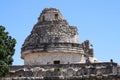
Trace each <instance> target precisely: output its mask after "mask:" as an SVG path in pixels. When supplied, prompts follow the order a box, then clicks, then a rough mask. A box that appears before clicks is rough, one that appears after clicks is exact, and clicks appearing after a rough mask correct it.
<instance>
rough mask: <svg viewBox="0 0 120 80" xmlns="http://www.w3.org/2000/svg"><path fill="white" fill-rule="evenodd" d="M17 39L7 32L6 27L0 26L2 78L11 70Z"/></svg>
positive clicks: (0, 68) (0, 74)
mask: <svg viewBox="0 0 120 80" xmlns="http://www.w3.org/2000/svg"><path fill="white" fill-rule="evenodd" d="M15 44H16V40H15V39H14V38H12V37H11V36H9V35H8V32H5V27H4V26H0V78H1V77H3V76H5V74H7V73H8V72H9V65H11V64H12V62H13V58H12V56H13V55H14V52H15Z"/></svg>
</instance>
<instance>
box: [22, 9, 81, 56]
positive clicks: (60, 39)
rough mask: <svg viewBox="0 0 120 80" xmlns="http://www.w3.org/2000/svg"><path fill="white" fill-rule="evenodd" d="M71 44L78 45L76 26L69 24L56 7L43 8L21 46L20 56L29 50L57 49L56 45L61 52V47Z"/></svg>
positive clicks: (29, 51) (70, 45)
mask: <svg viewBox="0 0 120 80" xmlns="http://www.w3.org/2000/svg"><path fill="white" fill-rule="evenodd" d="M60 45H61V46H60ZM73 45H74V46H75V47H76V46H77V47H79V46H80V45H79V39H78V32H77V28H76V27H74V26H70V25H69V24H68V22H67V21H66V20H65V19H64V17H63V16H62V14H61V13H60V11H59V10H58V9H55V8H45V9H44V10H43V11H42V13H41V14H40V16H39V18H38V22H37V23H36V24H35V25H34V27H33V29H32V31H31V34H30V35H29V36H28V37H27V38H26V40H25V42H24V44H23V46H22V50H21V51H22V58H23V55H25V54H27V53H31V52H36V51H37V52H44V51H48V52H49V51H51V52H54V51H57V50H55V47H56V46H57V47H58V48H59V51H61V52H62V51H65V50H63V49H62V48H63V47H65V48H66V47H73ZM51 48H54V50H53V49H51ZM66 51H69V50H66ZM76 51H77V50H76Z"/></svg>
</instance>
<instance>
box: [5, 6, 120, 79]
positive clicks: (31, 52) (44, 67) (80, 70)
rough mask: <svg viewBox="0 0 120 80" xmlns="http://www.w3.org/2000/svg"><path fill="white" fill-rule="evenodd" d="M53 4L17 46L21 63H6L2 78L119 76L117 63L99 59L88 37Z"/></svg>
mask: <svg viewBox="0 0 120 80" xmlns="http://www.w3.org/2000/svg"><path fill="white" fill-rule="evenodd" d="M78 36H79V35H78V31H77V27H75V26H71V25H69V23H68V22H67V21H66V20H65V19H64V17H63V16H62V14H61V13H60V11H59V10H58V9H56V8H45V9H44V10H43V11H42V13H41V14H40V16H39V18H38V22H37V23H36V24H35V25H34V27H33V29H32V31H31V33H30V35H28V37H27V38H26V39H25V42H24V43H23V45H22V48H21V58H22V59H24V65H21V66H14V65H13V66H10V72H9V73H8V74H7V75H6V76H5V77H4V78H3V80H66V79H67V80H120V67H119V65H118V64H117V63H114V62H113V61H111V62H100V61H99V60H97V59H96V58H95V57H94V51H93V48H92V45H91V43H90V42H89V40H86V41H84V42H83V43H80V42H79V38H78Z"/></svg>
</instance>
